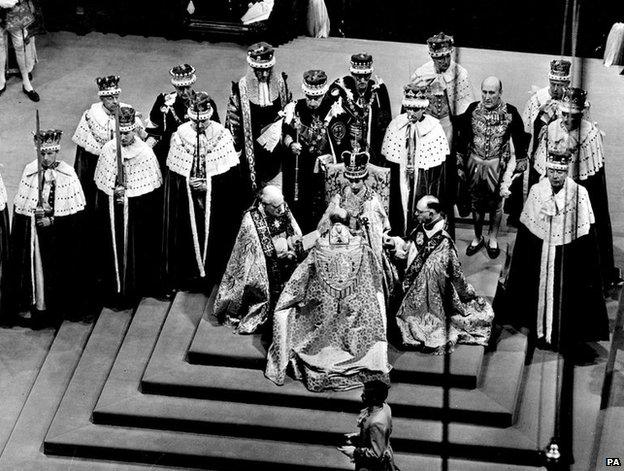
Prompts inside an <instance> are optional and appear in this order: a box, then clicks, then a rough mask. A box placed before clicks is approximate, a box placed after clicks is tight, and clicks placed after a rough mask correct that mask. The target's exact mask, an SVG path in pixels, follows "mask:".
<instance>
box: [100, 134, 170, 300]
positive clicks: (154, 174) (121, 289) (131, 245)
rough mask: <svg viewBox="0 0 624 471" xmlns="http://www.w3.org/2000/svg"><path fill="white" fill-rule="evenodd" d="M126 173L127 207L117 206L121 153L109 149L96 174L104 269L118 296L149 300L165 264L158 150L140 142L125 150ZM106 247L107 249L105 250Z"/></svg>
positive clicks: (111, 146)
mask: <svg viewBox="0 0 624 471" xmlns="http://www.w3.org/2000/svg"><path fill="white" fill-rule="evenodd" d="M121 154H122V162H123V170H124V173H125V187H124V188H125V195H124V197H123V202H122V203H118V202H116V198H115V195H114V192H115V187H116V186H117V182H116V179H117V172H118V168H117V149H116V140H115V139H113V140H112V141H109V142H108V143H107V144H105V145H104V147H103V148H102V152H101V154H100V158H99V159H98V164H97V167H96V170H95V183H96V186H97V188H98V189H99V190H100V193H99V194H98V195H97V200H96V212H97V213H98V218H99V223H100V224H99V225H100V226H101V227H100V231H101V236H102V237H103V239H104V240H103V242H102V243H103V246H102V250H101V251H102V269H103V271H104V275H103V277H104V279H105V283H106V284H107V286H106V287H105V290H106V291H111V292H113V293H117V294H122V295H129V294H138V293H140V294H146V293H147V292H148V291H149V292H152V293H153V291H154V289H155V283H156V281H155V280H156V278H157V272H158V268H157V267H158V260H159V253H160V250H159V249H158V247H159V245H160V244H159V242H160V240H159V237H158V235H159V234H160V225H159V214H161V211H162V199H161V192H160V191H157V190H158V189H159V188H160V187H161V186H162V175H161V173H160V167H159V165H158V160H157V159H156V156H155V155H154V152H153V151H152V149H151V148H150V147H149V146H148V145H147V144H146V143H145V142H143V141H142V140H141V139H140V138H139V137H135V140H134V142H133V143H132V144H130V145H129V146H122V147H121ZM104 247H106V249H104Z"/></svg>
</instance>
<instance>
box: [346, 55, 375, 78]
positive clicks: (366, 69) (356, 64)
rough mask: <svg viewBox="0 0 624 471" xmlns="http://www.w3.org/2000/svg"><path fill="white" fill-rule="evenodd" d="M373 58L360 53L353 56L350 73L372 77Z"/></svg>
mask: <svg viewBox="0 0 624 471" xmlns="http://www.w3.org/2000/svg"><path fill="white" fill-rule="evenodd" d="M373 70H374V67H373V56H371V55H370V54H368V53H366V52H360V53H358V54H353V55H352V56H351V68H350V71H351V73H352V74H354V75H370V74H372V73H373Z"/></svg>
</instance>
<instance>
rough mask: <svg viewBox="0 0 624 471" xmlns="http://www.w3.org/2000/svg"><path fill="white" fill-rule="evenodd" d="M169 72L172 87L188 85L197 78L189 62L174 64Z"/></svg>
mask: <svg viewBox="0 0 624 471" xmlns="http://www.w3.org/2000/svg"><path fill="white" fill-rule="evenodd" d="M169 74H170V75H171V84H172V85H173V86H174V87H190V86H191V85H193V84H194V83H195V81H196V80H197V76H196V75H195V67H193V66H192V65H189V64H180V65H176V66H175V67H173V68H172V69H171V70H170V71H169Z"/></svg>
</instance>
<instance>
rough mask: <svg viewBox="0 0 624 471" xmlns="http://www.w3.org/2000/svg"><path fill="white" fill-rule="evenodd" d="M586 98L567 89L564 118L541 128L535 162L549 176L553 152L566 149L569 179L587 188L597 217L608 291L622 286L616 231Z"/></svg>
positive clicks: (597, 135) (600, 140) (600, 139)
mask: <svg viewBox="0 0 624 471" xmlns="http://www.w3.org/2000/svg"><path fill="white" fill-rule="evenodd" d="M586 96H587V92H585V91H584V90H583V89H581V88H574V87H571V88H567V89H566V90H565V92H564V95H563V98H562V100H561V103H560V105H559V107H560V112H561V118H558V119H556V120H554V121H553V122H551V123H550V124H549V125H548V126H547V127H544V128H543V129H542V132H541V133H540V138H539V144H538V146H537V149H536V151H535V156H534V159H533V169H534V170H535V173H536V174H538V175H540V176H544V175H545V174H546V169H547V167H546V160H547V155H548V153H549V152H550V151H551V150H553V149H554V150H567V151H569V152H570V154H571V158H572V161H571V163H570V167H569V170H568V176H569V177H570V178H571V179H572V180H574V181H575V182H577V183H578V184H579V185H581V186H583V187H585V189H586V190H587V194H588V195H589V201H590V202H591V206H592V209H593V212H594V215H595V218H596V223H595V226H594V230H595V232H596V237H597V238H598V247H599V249H600V271H601V273H602V280H603V283H604V286H605V289H609V288H613V287H616V286H619V285H621V284H622V281H623V280H622V277H621V273H620V269H619V268H618V267H616V266H615V262H614V259H613V232H612V230H611V216H610V214H609V195H608V192H607V182H606V176H605V157H604V146H603V135H604V133H603V132H602V131H601V130H600V129H599V128H598V126H597V125H596V123H592V122H591V121H588V120H587V119H584V118H583V111H584V110H585V109H586Z"/></svg>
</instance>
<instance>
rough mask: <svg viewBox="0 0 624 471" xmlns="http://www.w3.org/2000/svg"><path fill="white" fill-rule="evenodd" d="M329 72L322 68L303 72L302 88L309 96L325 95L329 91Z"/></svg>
mask: <svg viewBox="0 0 624 471" xmlns="http://www.w3.org/2000/svg"><path fill="white" fill-rule="evenodd" d="M328 88H329V86H328V85H327V74H326V73H325V72H324V71H322V70H308V71H307V72H305V73H304V74H303V83H302V84H301V89H302V90H303V93H304V94H305V95H307V96H323V95H325V93H327V89H328Z"/></svg>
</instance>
